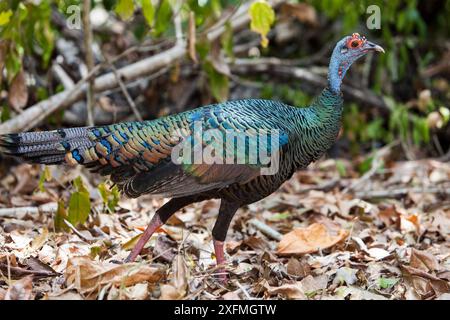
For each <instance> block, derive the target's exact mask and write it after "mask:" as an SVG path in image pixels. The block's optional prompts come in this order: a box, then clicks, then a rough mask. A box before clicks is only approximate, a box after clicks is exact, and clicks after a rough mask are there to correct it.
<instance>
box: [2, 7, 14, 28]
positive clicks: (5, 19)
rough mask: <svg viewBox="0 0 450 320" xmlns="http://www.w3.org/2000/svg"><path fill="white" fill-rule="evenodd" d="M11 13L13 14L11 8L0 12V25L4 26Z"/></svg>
mask: <svg viewBox="0 0 450 320" xmlns="http://www.w3.org/2000/svg"><path fill="white" fill-rule="evenodd" d="M12 14H13V12H12V10H6V11H2V12H0V26H4V25H5V24H7V23H9V20H10V19H11V16H12Z"/></svg>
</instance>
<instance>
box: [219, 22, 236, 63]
mask: <svg viewBox="0 0 450 320" xmlns="http://www.w3.org/2000/svg"><path fill="white" fill-rule="evenodd" d="M220 42H221V44H222V48H223V50H224V51H225V53H226V54H227V55H228V56H229V57H230V58H234V52H233V28H232V27H231V23H230V22H229V21H227V22H226V23H225V32H224V33H223V34H222V36H221V38H220Z"/></svg>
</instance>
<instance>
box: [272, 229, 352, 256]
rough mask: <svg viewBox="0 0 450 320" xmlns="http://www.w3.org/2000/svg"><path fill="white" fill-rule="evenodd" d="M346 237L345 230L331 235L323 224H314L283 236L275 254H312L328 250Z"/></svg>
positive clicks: (346, 232)
mask: <svg viewBox="0 0 450 320" xmlns="http://www.w3.org/2000/svg"><path fill="white" fill-rule="evenodd" d="M347 236H348V231H346V230H343V229H341V230H339V232H338V233H337V235H333V234H330V232H329V230H328V229H327V228H326V227H325V226H324V225H323V224H320V223H314V224H312V225H310V226H309V227H307V228H298V229H294V230H292V231H291V232H289V233H287V234H285V235H284V236H283V238H282V239H281V241H280V242H279V243H278V251H277V252H278V254H281V255H296V254H306V253H313V252H317V251H319V250H323V249H327V248H330V247H332V246H334V245H335V244H337V243H339V242H340V241H342V240H344V239H345V238H346V237H347Z"/></svg>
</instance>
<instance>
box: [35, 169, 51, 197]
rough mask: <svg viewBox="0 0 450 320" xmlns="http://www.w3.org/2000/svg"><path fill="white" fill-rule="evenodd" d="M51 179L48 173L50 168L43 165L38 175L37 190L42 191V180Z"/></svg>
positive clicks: (43, 189)
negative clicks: (42, 169)
mask: <svg viewBox="0 0 450 320" xmlns="http://www.w3.org/2000/svg"><path fill="white" fill-rule="evenodd" d="M51 179H52V174H51V173H50V169H49V168H48V167H47V166H45V167H44V171H43V172H42V173H41V176H40V177H39V184H38V186H39V191H41V192H44V191H45V188H44V182H45V181H47V182H48V181H50V180H51Z"/></svg>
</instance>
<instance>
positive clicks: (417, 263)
mask: <svg viewBox="0 0 450 320" xmlns="http://www.w3.org/2000/svg"><path fill="white" fill-rule="evenodd" d="M409 263H410V266H411V267H413V268H416V269H420V270H423V271H427V272H428V271H437V270H439V269H440V268H439V263H438V261H437V259H436V257H435V256H433V255H432V254H431V253H429V252H426V251H419V250H416V249H412V252H411V260H410V261H409Z"/></svg>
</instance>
